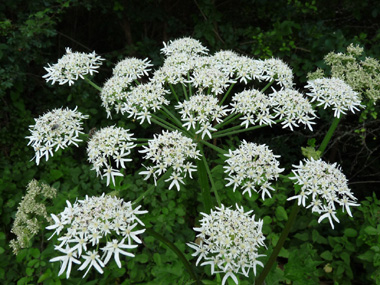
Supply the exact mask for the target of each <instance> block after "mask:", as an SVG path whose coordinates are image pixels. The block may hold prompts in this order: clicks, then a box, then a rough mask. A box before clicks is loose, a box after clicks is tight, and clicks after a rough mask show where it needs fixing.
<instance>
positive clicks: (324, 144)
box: [318, 117, 341, 156]
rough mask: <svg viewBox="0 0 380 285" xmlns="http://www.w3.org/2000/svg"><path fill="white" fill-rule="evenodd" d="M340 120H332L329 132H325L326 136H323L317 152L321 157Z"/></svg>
mask: <svg viewBox="0 0 380 285" xmlns="http://www.w3.org/2000/svg"><path fill="white" fill-rule="evenodd" d="M340 119H341V117H339V118H334V120H333V122H332V124H331V126H330V128H329V130H328V131H327V134H326V135H325V137H324V139H323V141H322V143H321V145H320V147H319V149H318V151H320V152H321V156H322V155H323V152H324V151H325V149H326V147H327V145H328V144H329V142H330V140H331V137H332V135H333V133H334V131H335V129H336V127H337V126H338V124H339V122H340Z"/></svg>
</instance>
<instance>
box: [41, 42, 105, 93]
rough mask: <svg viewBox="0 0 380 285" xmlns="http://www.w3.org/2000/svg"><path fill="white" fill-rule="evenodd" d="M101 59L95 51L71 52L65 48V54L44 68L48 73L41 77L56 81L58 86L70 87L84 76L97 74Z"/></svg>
mask: <svg viewBox="0 0 380 285" xmlns="http://www.w3.org/2000/svg"><path fill="white" fill-rule="evenodd" d="M102 60H104V59H103V58H101V57H100V56H97V55H96V54H95V51H94V52H92V53H83V52H72V51H71V49H70V48H66V54H65V55H64V56H63V57H61V58H60V59H59V60H58V62H57V63H56V64H53V65H50V64H49V66H48V67H45V70H46V71H47V72H48V73H47V74H46V75H44V76H42V77H43V78H46V81H47V82H49V81H52V84H54V83H55V82H56V81H57V82H58V83H59V84H60V85H63V84H66V83H69V85H70V86H71V85H72V84H74V81H76V80H78V78H82V79H83V78H84V77H83V76H84V75H87V74H90V75H92V74H93V73H94V72H98V71H97V70H96V69H97V68H99V66H100V65H101V64H102V62H101V61H102Z"/></svg>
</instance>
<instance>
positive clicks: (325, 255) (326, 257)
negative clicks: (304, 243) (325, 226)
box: [321, 250, 333, 261]
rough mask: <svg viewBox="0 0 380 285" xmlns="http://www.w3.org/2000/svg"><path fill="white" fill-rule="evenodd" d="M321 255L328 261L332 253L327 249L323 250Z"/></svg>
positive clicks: (331, 257)
mask: <svg viewBox="0 0 380 285" xmlns="http://www.w3.org/2000/svg"><path fill="white" fill-rule="evenodd" d="M321 257H322V258H323V259H326V260H329V261H331V260H332V259H333V255H332V253H331V252H330V251H327V250H326V251H324V252H322V254H321Z"/></svg>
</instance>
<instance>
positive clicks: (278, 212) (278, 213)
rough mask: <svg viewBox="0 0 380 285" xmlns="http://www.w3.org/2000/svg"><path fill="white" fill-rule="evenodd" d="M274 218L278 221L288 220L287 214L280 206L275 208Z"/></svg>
mask: <svg viewBox="0 0 380 285" xmlns="http://www.w3.org/2000/svg"><path fill="white" fill-rule="evenodd" d="M275 214H276V218H277V219H278V220H279V221H287V220H288V214H287V213H286V210H285V209H284V207H282V206H278V207H277V208H276V213H275Z"/></svg>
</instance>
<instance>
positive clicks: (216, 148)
mask: <svg viewBox="0 0 380 285" xmlns="http://www.w3.org/2000/svg"><path fill="white" fill-rule="evenodd" d="M199 142H201V143H203V144H204V145H207V146H208V147H209V148H212V149H213V150H215V151H217V152H218V153H220V154H223V155H224V154H226V153H228V151H225V150H224V149H221V148H220V147H217V146H216V145H213V144H212V143H209V142H207V141H204V140H201V141H199Z"/></svg>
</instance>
